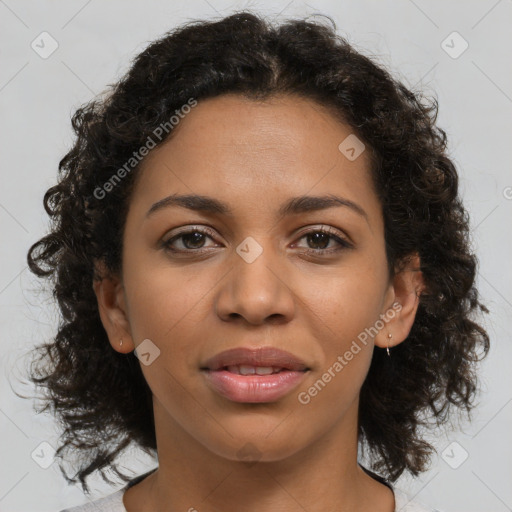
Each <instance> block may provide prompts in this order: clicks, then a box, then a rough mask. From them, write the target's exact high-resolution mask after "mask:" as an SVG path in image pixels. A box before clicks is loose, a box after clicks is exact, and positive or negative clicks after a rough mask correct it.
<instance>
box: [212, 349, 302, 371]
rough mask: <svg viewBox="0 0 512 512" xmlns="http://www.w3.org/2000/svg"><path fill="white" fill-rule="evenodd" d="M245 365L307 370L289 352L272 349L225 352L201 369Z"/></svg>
mask: <svg viewBox="0 0 512 512" xmlns="http://www.w3.org/2000/svg"><path fill="white" fill-rule="evenodd" d="M240 364H245V365H248V366H276V367H280V368H285V369H287V370H293V371H304V370H307V369H308V368H307V366H306V364H305V363H304V362H303V361H301V360H300V359H299V358H298V357H296V356H294V355H293V354H291V353H290V352H285V351H284V350H280V349H278V348H274V347H260V348H257V349H253V348H244V347H238V348H233V349H231V350H225V351H224V352H220V353H219V354H217V355H215V356H213V357H211V358H210V359H208V360H207V361H206V362H205V363H204V365H203V368H202V369H206V370H212V371H215V370H220V369H222V368H224V367H226V366H236V365H240Z"/></svg>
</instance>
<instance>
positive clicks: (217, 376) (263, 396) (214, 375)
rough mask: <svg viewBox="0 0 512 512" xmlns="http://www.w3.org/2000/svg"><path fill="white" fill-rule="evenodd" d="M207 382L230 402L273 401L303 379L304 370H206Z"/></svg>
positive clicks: (281, 396)
mask: <svg viewBox="0 0 512 512" xmlns="http://www.w3.org/2000/svg"><path fill="white" fill-rule="evenodd" d="M203 373H204V375H205V376H206V380H207V382H208V383H209V384H210V386H211V387H212V388H213V389H214V391H216V392H217V393H219V394H221V395H222V396H224V397H225V398H227V399H228V400H231V401H232V402H244V403H262V402H275V401H277V400H279V399H280V398H283V397H284V396H286V395H287V394H288V393H289V392H290V391H292V390H293V389H294V388H295V387H297V385H298V384H299V383H300V382H301V381H302V380H303V379H304V376H305V374H306V372H297V371H291V370H283V371H281V372H279V373H274V374H271V375H238V374H236V373H231V372H228V371H227V370H214V371H212V370H206V371H204V372H203Z"/></svg>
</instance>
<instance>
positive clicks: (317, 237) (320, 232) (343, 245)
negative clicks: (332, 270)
mask: <svg viewBox="0 0 512 512" xmlns="http://www.w3.org/2000/svg"><path fill="white" fill-rule="evenodd" d="M303 238H305V239H306V241H307V243H308V245H313V246H316V247H313V248H308V249H306V250H305V251H304V252H305V253H306V254H313V255H322V254H331V253H333V252H339V251H342V250H344V249H349V248H352V247H353V245H352V244H351V243H350V242H348V241H347V240H346V239H345V238H343V237H342V236H340V234H339V233H338V232H337V231H335V230H333V229H332V228H330V227H321V228H317V229H313V230H310V231H308V232H307V233H305V234H303V235H302V236H301V238H300V240H302V239H303ZM332 241H334V242H335V243H336V244H337V246H334V247H330V248H329V243H330V242H332Z"/></svg>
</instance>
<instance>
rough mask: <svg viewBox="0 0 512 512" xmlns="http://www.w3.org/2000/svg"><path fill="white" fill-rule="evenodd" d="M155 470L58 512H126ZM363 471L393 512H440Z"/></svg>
mask: <svg viewBox="0 0 512 512" xmlns="http://www.w3.org/2000/svg"><path fill="white" fill-rule="evenodd" d="M156 469H157V468H155V469H152V470H151V471H148V472H147V473H144V474H143V475H139V476H138V477H136V478H134V479H133V480H131V481H130V482H128V483H127V484H126V485H125V486H124V487H123V488H122V489H119V490H118V491H116V492H114V493H113V494H109V495H108V496H105V497H104V498H100V499H98V500H95V501H90V502H88V503H85V504H83V505H78V506H76V507H72V508H66V509H64V510H61V511H60V512H127V510H126V508H125V507H124V505H123V495H124V493H125V491H126V490H127V489H128V488H130V487H131V486H132V485H135V484H137V483H138V482H140V481H141V480H143V479H144V478H145V477H146V476H148V475H149V474H151V473H153V471H156ZM363 469H364V470H365V471H366V472H367V473H368V474H370V475H371V476H373V477H374V478H376V480H378V481H379V482H381V483H384V484H385V485H387V486H388V487H389V488H390V489H391V490H392V491H393V493H394V495H395V512H440V511H439V510H437V509H433V508H429V507H426V506H424V505H421V504H420V503H418V502H415V501H414V502H413V501H411V500H410V498H409V497H408V496H407V495H406V494H405V493H403V492H402V491H400V490H399V489H395V488H394V487H392V486H391V484H389V483H388V482H387V481H386V480H384V479H383V478H382V477H380V476H378V475H376V474H375V473H372V472H370V471H368V470H367V469H365V468H363Z"/></svg>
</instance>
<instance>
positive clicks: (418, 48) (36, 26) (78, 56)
mask: <svg viewBox="0 0 512 512" xmlns="http://www.w3.org/2000/svg"><path fill="white" fill-rule="evenodd" d="M243 8H251V9H256V10H261V11H264V12H266V13H268V14H274V15H278V14H279V13H280V18H286V17H294V16H300V17H303V16H305V15H308V14H313V13H318V12H320V13H326V14H329V15H331V16H332V17H333V18H334V20H335V21H336V24H337V26H338V31H339V32H340V33H341V34H343V35H345V36H346V37H348V38H349V40H350V41H351V42H352V43H353V44H355V45H356V46H357V47H358V48H359V49H361V50H362V51H363V52H365V53H367V54H369V55H373V56H374V57H376V58H377V59H378V60H379V61H380V62H381V63H382V64H384V65H386V66H389V67H390V68H391V70H392V71H393V72H394V73H395V74H397V75H398V76H400V77H401V78H402V79H403V80H404V81H405V82H406V83H407V84H408V85H409V86H418V87H421V88H423V89H424V90H426V92H427V93H429V94H434V93H435V94H437V97H438V99H439V102H440V114H439V125H440V126H441V127H442V128H444V129H445V130H446V131H447V133H448V136H449V140H450V148H451V155H452V156H453V158H454V160H455V162H456V164H457V166H458V169H459V171H460V175H461V190H462V193H463V196H464V199H465V202H466V205H467V206H468V208H469V210H470V214H471V217H472V226H473V242H474V248H475V250H476V251H477V254H478V256H479V259H480V268H479V274H478V285H479V288H480V290H481V293H482V296H483V299H484V300H485V301H486V302H487V304H488V306H489V308H490V309H491V315H489V316H488V317H487V320H486V322H485V325H486V326H487V328H488V329H489V333H490V336H491V341H492V350H491V353H490V356H489V357H488V359H487V360H486V362H485V363H484V364H483V366H482V372H481V383H482V394H481V395H480V406H479V407H478V409H477V410H476V411H475V413H474V418H473V422H472V423H471V424H468V423H463V424H462V425H461V426H462V431H453V432H451V431H447V432H435V433H434V436H433V439H434V442H435V444H436V446H437V447H438V449H439V454H440V455H439V456H438V457H437V458H434V459H433V464H432V469H431V470H430V471H429V472H427V473H425V474H423V475H422V476H421V477H420V478H419V479H416V480H412V479H408V478H406V479H402V480H400V481H399V487H401V488H402V489H404V490H405V491H407V492H408V493H410V495H411V496H416V499H418V500H421V501H423V502H425V503H428V504H430V505H431V506H436V507H438V508H439V509H441V510H443V511H445V512H462V511H464V512H477V511H484V510H485V511H486V512H505V511H507V510H512V487H511V485H510V483H511V482H512V462H511V461H512V441H511V426H512V386H511V383H512V378H511V371H510V361H512V357H511V356H512V344H511V334H510V332H511V330H512V320H511V319H512V286H511V285H512V266H511V264H510V261H511V259H510V254H511V252H512V235H511V231H512V229H511V219H512V188H511V187H512V173H511V170H510V162H511V153H512V149H511V147H512V144H511V140H512V139H511V131H512V130H511V128H512V127H511V124H512V116H511V113H512V76H511V75H512V73H511V68H510V51H511V49H512V44H511V43H512V35H511V33H512V30H511V29H512V25H511V23H510V22H511V17H512V1H511V0H501V1H496V0H481V1H474V0H473V1H464V2H462V1H455V0H452V1H449V2H447V1H442V0H436V1H428V2H427V1H423V0H414V1H411V0H399V1H394V2H391V1H390V0H387V1H379V2H377V1H374V2H371V1H368V0H366V1H359V2H356V1H346V0H345V1H334V0H332V1H327V0H324V1H321V0H310V1H309V3H308V4H306V3H304V2H300V1H297V2H295V1H292V2H289V3H288V2H287V1H285V2H281V1H277V2H273V3H272V4H271V3H270V2H268V1H266V2H256V1H253V2H228V1H225V0H187V1H181V0H180V1H177V2H169V1H164V0H151V1H150V0H146V1H144V2H134V1H131V2H126V1H121V0H116V1H108V2H106V1H103V2H101V1H100V0H89V1H87V0H73V1H39V2H29V1H26V0H23V1H20V0H18V1H16V0H0V38H1V44H0V55H1V67H0V107H1V112H2V116H1V118H0V126H1V130H2V132H1V137H0V144H1V146H0V147H1V152H0V155H1V163H0V169H1V187H0V226H1V235H2V237H1V240H2V244H1V245H0V255H1V267H0V319H1V330H0V368H1V369H2V372H1V373H0V433H1V435H0V511H2V512H5V511H9V512H27V511H37V512H38V511H41V512H43V511H55V510H60V509H61V508H64V506H69V505H74V504H78V503H81V502H84V501H86V498H85V497H84V495H83V494H82V492H81V491H80V489H79V488H78V487H77V488H72V487H69V486H67V485H66V482H65V481H64V479H63V478H62V476H61V474H60V471H59V469H58V467H57V464H56V463H53V464H51V465H50V466H49V467H48V469H43V468H41V467H40V466H39V465H38V464H37V463H36V462H35V461H34V460H33V458H32V456H31V454H32V452H34V450H35V453H36V454H40V456H41V457H42V456H43V453H44V452H45V450H48V447H47V445H43V446H42V447H40V446H39V445H40V443H42V442H47V443H49V444H50V445H52V446H54V447H56V446H57V435H58V430H57V426H56V424H55V422H54V421H53V420H52V418H51V416H46V415H42V414H41V415H36V414H35V413H34V411H33V410H32V403H31V402H30V401H29V400H22V399H21V398H18V397H17V396H16V395H15V394H14V393H13V390H12V388H11V386H12V387H13V388H14V389H16V390H17V391H18V392H26V393H31V392H33V391H34V390H33V389H32V388H30V386H29V385H28V384H23V381H20V379H23V374H24V371H25V368H26V361H25V360H24V359H22V355H23V354H24V353H25V352H26V351H27V350H28V349H29V348H30V347H32V346H34V345H35V344H36V343H39V342H41V341H42V340H43V339H48V338H49V337H50V336H51V335H52V333H54V332H55V326H56V321H57V312H56V310H55V307H54V306H52V302H51V300H50V298H49V297H48V296H47V295H41V294H40V293H38V292H37V290H38V286H39V283H38V282H37V281H36V280H35V278H33V277H32V276H31V274H30V272H29V271H28V270H27V267H26V260H25V255H26V251H27V249H28V247H29V246H30V244H32V243H33V242H34V241H36V240H37V239H38V238H39V237H40V236H41V235H42V234H43V233H44V232H45V230H46V228H47V217H46V214H45V213H44V210H43V207H42V196H43V194H44V192H45V191H46V189H47V188H48V187H49V186H50V185H52V184H54V182H55V179H56V171H57V165H58V162H59V160H60V158H62V156H63V155H64V154H65V153H66V151H67V150H68V148H69V147H70V144H71V142H72V132H71V126H70V122H69V119H70V116H71V114H72V113H73V111H74V110H75V109H76V108H77V107H78V106H79V105H80V104H81V103H83V102H86V101H88V100H90V99H91V98H92V96H93V95H94V94H97V93H100V92H101V91H103V90H104V89H105V87H106V85H107V84H109V83H113V82H114V81H115V80H116V79H117V78H119V77H120V76H121V74H122V73H123V72H124V71H126V70H127V68H128V66H129V62H130V59H131V58H133V57H134V56H135V55H136V54H137V53H138V52H140V51H141V50H142V49H143V48H144V47H145V46H146V45H147V44H148V43H149V41H151V40H152V39H154V38H156V37H157V36H160V35H161V34H163V33H164V32H165V31H167V30H169V29H171V28H172V27H174V26H176V25H178V24H181V23H182V22H184V21H187V20H190V19H192V18H211V17H218V16H224V15H227V14H229V13H232V12H233V11H234V10H241V9H243ZM43 31H47V32H48V33H49V34H51V36H52V37H53V38H54V39H55V40H56V41H57V42H58V45H59V46H58V48H57V50H56V51H55V52H54V53H53V54H52V55H50V56H49V57H48V58H46V59H43V58H41V57H40V56H39V55H38V54H37V53H36V52H35V51H34V50H33V49H32V48H31V43H32V41H34V40H36V43H37V41H40V36H39V35H40V34H41V32H43ZM453 31H457V32H459V33H460V34H461V36H462V37H463V38H464V40H466V41H467V43H468V44H469V47H468V49H467V50H466V51H465V52H464V53H462V54H461V55H460V56H458V58H453V57H452V56H450V55H448V54H447V53H446V51H445V50H444V49H443V47H442V46H441V44H442V42H443V41H444V40H445V39H446V38H447V37H448V36H449V35H450V34H452V32H453ZM454 38H455V39H454ZM461 44H463V41H462V40H458V39H457V36H453V35H452V36H450V38H448V39H447V42H446V43H445V45H449V46H451V47H453V48H452V49H451V50H450V51H451V52H452V53H453V52H458V51H460V49H461V48H462V46H461ZM39 45H40V46H41V45H42V43H39ZM45 48H47V49H48V48H49V43H48V42H47V43H45ZM452 442H456V443H458V444H456V445H452V446H451V447H449V448H448V449H447V450H446V452H445V457H444V458H443V457H442V456H441V453H442V452H443V451H444V450H445V449H446V448H447V447H448V446H449V445H450V443H452ZM466 452H467V454H468V458H467V460H465V461H464V462H463V463H462V464H461V465H460V467H458V469H453V468H452V467H451V466H450V464H451V465H452V466H453V465H456V463H459V462H460V461H461V460H462V459H463V457H464V456H465V453H466ZM34 458H37V457H36V456H34ZM43 458H44V457H43ZM123 463H124V465H125V467H126V468H130V469H132V470H133V472H134V475H135V474H138V473H141V472H143V471H146V470H148V469H150V468H152V467H154V465H155V461H152V460H150V459H148V458H147V457H142V456H141V455H140V452H138V451H137V450H132V451H131V452H130V453H128V454H127V455H126V456H125V457H123ZM94 483H95V485H94V486H93V488H94V489H95V497H100V496H102V495H105V494H109V493H111V492H113V491H114V490H115V488H116V487H114V488H110V487H108V486H106V485H105V484H104V483H103V482H102V481H101V480H100V479H96V480H94ZM121 485H122V483H121V482H119V485H117V487H120V486H121Z"/></svg>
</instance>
